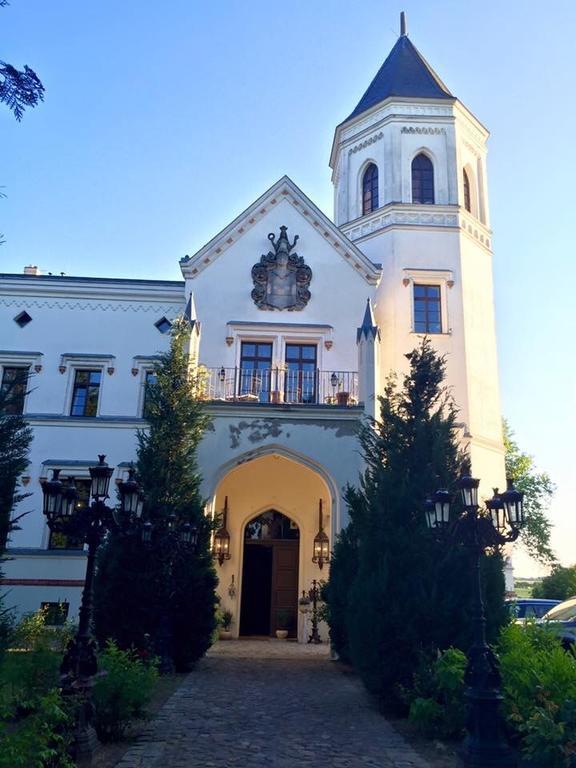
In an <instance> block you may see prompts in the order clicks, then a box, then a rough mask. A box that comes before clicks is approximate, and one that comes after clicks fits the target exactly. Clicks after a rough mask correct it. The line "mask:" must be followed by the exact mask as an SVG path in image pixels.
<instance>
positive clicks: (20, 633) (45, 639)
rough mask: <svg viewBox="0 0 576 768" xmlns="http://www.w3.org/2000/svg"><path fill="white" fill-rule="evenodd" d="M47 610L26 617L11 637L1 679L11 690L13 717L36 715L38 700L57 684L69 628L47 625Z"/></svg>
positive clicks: (9, 691) (10, 699)
mask: <svg viewBox="0 0 576 768" xmlns="http://www.w3.org/2000/svg"><path fill="white" fill-rule="evenodd" d="M45 618H46V616H45V611H38V612H37V613H32V614H29V615H28V616H25V617H24V618H23V619H22V620H21V621H20V622H19V624H18V625H17V626H16V628H15V629H14V632H13V634H12V637H11V641H12V643H11V644H12V646H13V650H12V651H11V652H10V653H9V654H8V658H7V659H6V663H5V664H4V669H3V674H2V679H3V681H4V683H5V685H6V686H7V688H8V696H7V698H8V700H9V702H10V704H9V707H10V709H11V710H12V711H13V714H16V715H21V714H24V713H28V712H33V711H34V710H35V709H36V708H37V706H38V703H39V700H40V699H41V698H42V697H43V696H44V695H45V694H46V693H47V692H48V691H49V690H50V689H51V688H55V687H56V686H57V685H58V677H59V675H58V671H59V667H60V662H61V656H62V652H63V650H64V647H65V645H66V643H67V641H68V639H69V637H70V632H71V630H70V628H69V627H64V628H61V629H60V628H59V629H57V630H56V629H54V628H52V627H47V626H46V624H45Z"/></svg>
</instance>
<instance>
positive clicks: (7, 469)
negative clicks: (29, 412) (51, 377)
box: [0, 373, 33, 557]
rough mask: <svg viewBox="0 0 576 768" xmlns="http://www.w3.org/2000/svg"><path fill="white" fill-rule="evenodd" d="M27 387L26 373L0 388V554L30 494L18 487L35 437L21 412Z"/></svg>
mask: <svg viewBox="0 0 576 768" xmlns="http://www.w3.org/2000/svg"><path fill="white" fill-rule="evenodd" d="M27 386H28V376H27V374H26V373H24V374H23V375H22V376H20V377H17V378H16V379H15V380H14V381H13V382H11V385H10V386H7V387H4V388H3V389H2V390H0V557H1V555H2V553H3V552H4V549H5V547H6V541H7V539H8V534H9V533H10V531H11V530H14V529H15V528H16V527H17V520H15V519H14V518H12V512H13V510H14V509H15V507H16V505H17V504H19V503H20V502H21V501H23V500H24V499H25V498H27V497H28V496H29V495H30V494H29V493H23V492H22V491H21V490H20V489H19V487H18V481H19V478H20V477H21V476H22V475H23V474H24V472H25V470H26V468H27V467H28V463H29V461H28V451H29V450H30V444H31V442H32V438H33V434H32V429H31V428H30V427H29V426H28V425H27V424H26V421H25V420H24V417H23V416H22V415H21V414H20V413H18V411H20V410H21V407H19V406H20V403H21V402H23V399H24V397H25V392H26V389H27Z"/></svg>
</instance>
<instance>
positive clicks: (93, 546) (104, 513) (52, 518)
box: [42, 455, 142, 762]
mask: <svg viewBox="0 0 576 768" xmlns="http://www.w3.org/2000/svg"><path fill="white" fill-rule="evenodd" d="M105 458H106V457H105V456H104V455H100V456H99V457H98V464H97V465H95V466H93V467H90V479H91V485H90V496H91V498H92V503H91V504H89V505H88V506H82V507H80V508H79V507H78V506H77V504H76V502H77V499H78V494H77V491H76V486H75V484H74V478H72V477H70V478H68V479H67V482H66V483H63V482H62V481H61V480H60V470H58V469H55V470H53V476H52V479H51V480H44V481H43V482H42V493H43V497H44V500H43V511H44V514H45V516H46V520H47V522H48V527H49V528H50V530H51V531H53V532H55V533H63V534H66V535H68V536H72V537H74V538H77V539H80V540H81V541H82V542H84V544H86V545H87V549H88V553H87V554H88V556H87V560H86V578H85V581H84V587H83V589H82V600H81V603H80V613H79V617H78V630H77V632H76V634H75V636H74V637H73V638H72V640H71V641H70V643H69V645H68V647H67V649H66V652H65V654H64V658H63V660H62V664H61V667H60V673H61V688H62V694H63V695H65V696H75V697H76V698H77V702H78V706H77V707H76V722H75V727H74V741H73V745H72V752H73V754H72V757H73V758H74V759H77V760H83V761H86V762H89V761H90V760H91V757H92V754H93V752H94V750H95V748H96V746H97V743H98V741H97V738H96V732H95V730H94V727H93V725H92V704H91V689H92V685H93V678H94V675H95V674H96V671H97V666H98V662H97V656H96V642H95V640H94V637H93V635H92V592H93V585H94V570H95V561H96V553H97V551H98V547H99V546H100V543H101V542H102V539H103V537H104V536H105V534H106V533H107V531H110V530H121V531H124V532H126V533H129V532H131V531H134V530H137V529H138V527H139V525H140V517H141V514H142V503H141V498H140V497H139V489H138V487H137V483H136V482H135V481H134V473H133V471H132V470H131V472H130V476H129V479H128V481H126V482H121V483H119V491H120V499H121V503H120V508H119V509H111V508H110V507H108V506H106V504H105V500H106V499H107V498H108V495H109V494H108V491H109V488H110V478H111V477H112V474H113V472H114V468H113V467H109V466H108V464H107V463H106V461H105Z"/></svg>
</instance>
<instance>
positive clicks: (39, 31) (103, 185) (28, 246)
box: [0, 0, 576, 573]
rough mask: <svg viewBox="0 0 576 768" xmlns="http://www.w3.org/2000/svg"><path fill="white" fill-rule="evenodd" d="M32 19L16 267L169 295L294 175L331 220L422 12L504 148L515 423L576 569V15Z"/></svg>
mask: <svg viewBox="0 0 576 768" xmlns="http://www.w3.org/2000/svg"><path fill="white" fill-rule="evenodd" d="M11 3H12V4H11V6H9V7H8V8H5V9H0V58H2V59H4V60H6V61H9V62H10V63H13V64H14V65H17V66H22V65H23V64H29V65H30V66H32V67H33V68H34V69H35V70H36V71H37V72H38V74H39V75H40V76H41V78H42V80H43V82H44V84H45V86H46V101H45V103H44V104H42V105H41V106H39V107H38V108H37V109H35V110H31V111H29V112H28V113H27V114H26V115H25V117H24V120H23V122H22V123H21V124H17V123H16V121H15V120H14V119H13V117H12V116H11V114H10V113H9V112H8V110H7V109H6V108H1V109H0V129H1V130H2V143H1V154H0V183H1V184H3V185H4V188H5V189H4V191H5V192H6V193H7V195H8V197H7V199H5V200H2V201H0V231H2V232H3V233H4V235H5V237H6V240H7V242H6V244H5V245H4V246H2V248H1V249H0V270H1V271H7V272H20V271H21V270H22V268H23V267H24V265H25V264H30V263H32V264H37V265H38V266H39V267H40V268H41V269H43V270H48V271H52V272H55V273H57V272H61V271H62V272H66V273H68V274H80V275H100V276H102V275H108V276H120V277H129V276H131V277H152V278H154V277H156V278H167V279H179V277H180V274H179V270H178V259H179V258H180V257H181V256H183V255H184V254H186V253H194V251H195V250H197V249H198V248H199V247H200V246H201V245H203V244H204V243H205V242H206V241H207V240H208V239H210V238H211V237H212V236H213V235H214V234H215V233H216V232H217V231H218V230H220V229H221V228H222V227H223V226H224V225H225V224H227V223H228V222H229V221H230V220H231V219H232V218H233V217H234V216H235V215H236V214H237V213H239V212H240V211H241V210H243V209H244V208H245V207H246V206H247V205H248V204H249V203H251V202H252V201H253V200H254V199H255V198H256V197H257V196H259V195H260V194H261V193H262V192H263V191H264V190H265V189H266V188H267V187H268V186H269V185H270V184H272V183H273V182H274V181H276V180H277V179H278V178H279V177H280V176H282V175H283V174H285V173H286V174H288V175H289V176H291V177H292V178H293V179H294V181H295V182H296V183H297V184H298V185H299V186H300V187H302V189H303V190H304V192H306V194H308V195H309V196H310V197H311V198H312V199H313V200H314V201H316V202H317V204H318V205H319V206H320V207H321V208H322V209H323V210H324V211H325V212H326V213H327V214H329V215H331V214H332V190H331V184H330V175H329V169H328V156H329V151H330V145H331V140H332V135H333V130H334V127H335V126H336V124H337V123H339V122H340V121H341V120H342V119H343V118H344V117H345V116H346V115H347V114H348V113H349V112H350V111H351V109H352V108H353V107H354V106H355V104H356V102H357V101H358V99H359V98H360V96H361V95H362V93H363V91H364V90H365V88H366V87H367V85H368V83H369V82H370V80H371V78H372V77H373V75H374V74H375V72H376V70H377V69H378V67H379V66H380V64H381V63H382V61H383V60H384V58H385V57H386V55H387V54H388V52H389V50H390V48H391V47H392V45H393V44H394V42H395V40H396V37H397V34H398V26H399V22H398V17H399V13H400V11H401V10H405V11H406V12H407V16H408V31H409V34H410V37H411V39H412V41H413V42H414V43H415V44H416V46H417V47H418V48H419V49H420V50H421V52H422V53H423V54H424V56H425V57H426V58H427V59H428V60H429V62H430V63H431V64H432V66H433V67H434V68H435V69H436V71H437V72H438V73H439V75H440V76H441V77H442V79H443V80H444V81H445V82H446V83H447V85H448V87H449V88H450V89H451V90H452V92H453V93H454V94H456V95H457V96H458V97H459V98H460V99H461V100H462V101H463V102H464V103H465V104H466V106H467V107H468V108H469V109H471V110H472V112H474V114H475V115H476V116H477V117H478V118H479V119H480V120H481V121H482V122H483V123H484V124H485V125H486V126H487V127H488V128H489V129H490V131H491V133H492V137H491V140H490V156H489V178H488V181H489V190H490V206H491V214H492V226H493V229H494V248H495V261H494V265H495V285H496V308H497V322H498V339H499V355H500V375H501V383H502V395H503V410H504V413H505V415H506V416H507V417H508V419H509V421H510V423H511V425H512V427H513V428H514V429H515V431H516V436H517V439H518V442H519V443H520V445H521V447H522V448H523V449H524V450H526V451H528V452H530V453H532V454H534V455H535V457H536V459H537V461H538V464H539V466H540V467H541V468H542V469H546V470H547V471H549V472H550V474H551V475H552V477H553V479H554V480H555V481H556V483H557V485H558V493H557V497H556V500H555V503H554V506H553V519H554V522H555V524H556V535H555V540H554V543H555V545H556V547H557V549H558V552H559V554H560V555H561V558H562V560H564V561H565V562H576V515H575V514H574V504H573V499H574V496H575V494H576V487H575V482H574V474H575V470H574V459H573V458H572V455H571V454H572V451H571V448H572V442H573V439H574V434H575V427H576V419H575V416H574V413H575V410H576V402H575V396H574V393H575V392H576V388H575V377H574V367H575V366H574V360H573V358H574V352H573V346H574V331H575V330H576V324H575V322H574V309H573V305H574V296H573V294H574V282H575V278H576V274H575V272H576V270H575V267H574V262H575V258H576V254H575V252H574V251H575V248H574V244H573V240H574V237H573V231H572V230H570V229H569V226H570V222H571V221H574V211H573V209H574V197H575V196H574V152H573V149H572V146H571V143H572V142H571V134H572V131H573V130H574V124H575V122H576V121H575V118H576V115H575V114H574V113H575V104H576V102H575V100H574V70H575V67H574V62H573V58H574V29H575V28H576V3H573V2H572V0H560V1H559V2H556V3H554V4H551V5H546V4H542V3H541V2H535V0H523V2H520V1H519V0H516V1H512V0H509V2H507V3H502V2H496V0H488V2H485V3H483V4H482V5H478V4H475V5H473V4H469V3H462V2H461V0H438V1H437V2H434V3H431V2H429V0H426V1H425V0H404V1H403V2H396V1H394V2H387V1H386V0H378V1H377V0H364V2H362V3H352V2H350V0H347V1H344V0H307V1H304V0H292V2H290V3H270V2H264V0H248V1H247V0H244V2H239V1H238V0H223V2H220V3H208V2H202V3H201V2H196V1H195V0H168V2H164V3H160V2H158V1H157V0H156V1H155V2H152V0H138V2H136V0H124V1H123V2H118V0H115V1H113V0H100V2H98V3H87V2H78V0H53V1H52V2H47V0H11ZM518 565H519V567H518V569H517V570H518V571H519V572H520V573H528V572H529V570H530V566H529V564H528V561H525V560H523V559H521V558H519V559H518Z"/></svg>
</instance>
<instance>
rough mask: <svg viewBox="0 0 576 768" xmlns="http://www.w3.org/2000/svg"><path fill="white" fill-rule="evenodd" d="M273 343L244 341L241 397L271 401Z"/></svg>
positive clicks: (241, 357)
mask: <svg viewBox="0 0 576 768" xmlns="http://www.w3.org/2000/svg"><path fill="white" fill-rule="evenodd" d="M271 370H272V343H271V342H270V343H268V342H252V341H243V342H242V346H241V348H240V391H239V394H240V395H253V396H254V397H257V398H258V399H259V400H260V402H261V403H268V402H269V401H270V373H271Z"/></svg>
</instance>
